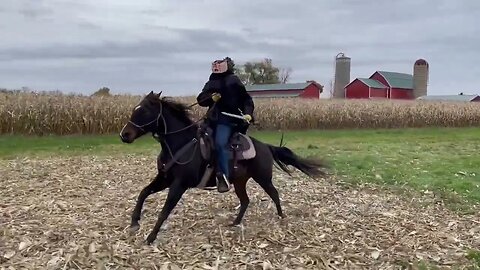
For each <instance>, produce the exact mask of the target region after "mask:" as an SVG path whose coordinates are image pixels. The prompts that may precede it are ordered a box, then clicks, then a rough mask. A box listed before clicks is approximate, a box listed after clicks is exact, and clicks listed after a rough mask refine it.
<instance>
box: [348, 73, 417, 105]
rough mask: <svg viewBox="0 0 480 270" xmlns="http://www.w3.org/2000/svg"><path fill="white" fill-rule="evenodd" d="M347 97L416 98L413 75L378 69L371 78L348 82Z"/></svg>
mask: <svg viewBox="0 0 480 270" xmlns="http://www.w3.org/2000/svg"><path fill="white" fill-rule="evenodd" d="M345 98H388V99H414V94H413V76H412V75H410V74H405V73H398V72H388V71H376V72H375V73H373V74H372V75H371V76H370V78H356V79H355V80H353V81H352V82H351V83H349V84H347V86H345Z"/></svg>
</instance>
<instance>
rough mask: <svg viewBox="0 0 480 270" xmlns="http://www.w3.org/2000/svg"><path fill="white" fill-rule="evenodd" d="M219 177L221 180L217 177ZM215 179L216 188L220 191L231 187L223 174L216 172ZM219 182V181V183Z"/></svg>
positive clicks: (225, 190) (228, 189)
mask: <svg viewBox="0 0 480 270" xmlns="http://www.w3.org/2000/svg"><path fill="white" fill-rule="evenodd" d="M219 178H221V180H220V179H219ZM215 179H216V180H217V190H218V192H220V193H223V192H227V191H230V189H231V188H232V186H231V184H230V181H228V179H227V177H226V176H225V174H223V173H222V174H217V177H216V178H215ZM220 182H221V183H220Z"/></svg>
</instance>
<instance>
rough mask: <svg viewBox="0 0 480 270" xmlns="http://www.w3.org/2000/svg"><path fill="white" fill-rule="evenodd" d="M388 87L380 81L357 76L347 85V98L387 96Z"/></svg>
mask: <svg viewBox="0 0 480 270" xmlns="http://www.w3.org/2000/svg"><path fill="white" fill-rule="evenodd" d="M387 89H388V87H386V86H385V85H383V84H382V83H380V82H379V81H376V80H372V79H367V78H356V79H355V80H353V81H352V82H351V83H349V84H348V85H347V86H345V98H372V97H377V98H387V94H388V93H387Z"/></svg>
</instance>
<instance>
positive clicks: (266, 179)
mask: <svg viewBox="0 0 480 270" xmlns="http://www.w3.org/2000/svg"><path fill="white" fill-rule="evenodd" d="M253 180H255V182H257V183H258V184H259V185H260V186H261V187H262V188H263V190H265V192H266V193H267V194H268V196H270V198H271V199H272V201H273V202H274V203H275V206H276V207H277V214H278V215H279V216H280V217H281V218H284V217H285V215H284V214H283V212H282V206H281V205H280V198H279V196H278V190H277V189H276V188H275V186H274V185H273V183H272V173H271V171H270V172H265V171H263V172H260V173H259V175H256V176H254V177H253Z"/></svg>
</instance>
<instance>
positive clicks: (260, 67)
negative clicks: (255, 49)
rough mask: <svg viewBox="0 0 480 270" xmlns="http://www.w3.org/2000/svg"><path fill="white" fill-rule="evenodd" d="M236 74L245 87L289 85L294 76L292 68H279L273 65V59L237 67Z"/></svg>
mask: <svg viewBox="0 0 480 270" xmlns="http://www.w3.org/2000/svg"><path fill="white" fill-rule="evenodd" d="M234 72H235V74H236V75H237V76H238V77H239V78H240V80H241V81H242V82H243V83H244V84H245V85H252V84H270V83H287V82H288V81H289V79H290V76H291V74H292V69H291V68H279V67H276V66H275V65H274V64H273V61H272V59H270V58H265V59H263V60H261V61H253V62H246V63H245V64H243V65H240V66H237V65H236V66H235V68H234Z"/></svg>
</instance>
